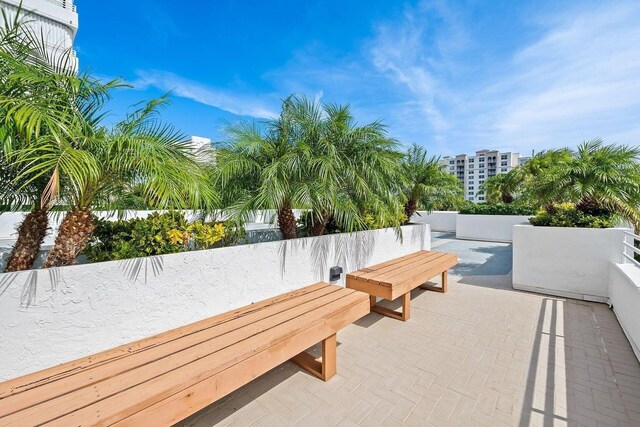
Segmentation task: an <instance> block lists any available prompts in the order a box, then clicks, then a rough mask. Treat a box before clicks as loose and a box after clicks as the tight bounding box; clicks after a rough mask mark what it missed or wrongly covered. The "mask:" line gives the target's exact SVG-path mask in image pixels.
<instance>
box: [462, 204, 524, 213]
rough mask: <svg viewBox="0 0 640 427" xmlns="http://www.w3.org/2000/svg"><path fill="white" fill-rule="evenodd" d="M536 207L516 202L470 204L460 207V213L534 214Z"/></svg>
mask: <svg viewBox="0 0 640 427" xmlns="http://www.w3.org/2000/svg"><path fill="white" fill-rule="evenodd" d="M534 211H535V209H533V208H531V207H530V206H522V205H515V204H495V205H490V204H483V203H479V204H469V205H467V206H465V207H463V208H462V209H460V211H459V214H460V215H532V214H533V212H534Z"/></svg>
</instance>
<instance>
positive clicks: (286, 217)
mask: <svg viewBox="0 0 640 427" xmlns="http://www.w3.org/2000/svg"><path fill="white" fill-rule="evenodd" d="M278 227H280V231H281V232H282V237H283V238H284V239H295V238H296V237H298V223H297V222H296V217H295V215H294V214H293V209H291V205H290V204H289V203H285V204H284V205H282V207H281V208H280V209H278Z"/></svg>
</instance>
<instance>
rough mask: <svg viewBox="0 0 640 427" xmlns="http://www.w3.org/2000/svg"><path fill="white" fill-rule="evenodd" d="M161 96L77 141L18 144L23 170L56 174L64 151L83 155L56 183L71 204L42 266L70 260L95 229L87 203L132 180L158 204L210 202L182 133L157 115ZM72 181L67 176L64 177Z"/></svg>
mask: <svg viewBox="0 0 640 427" xmlns="http://www.w3.org/2000/svg"><path fill="white" fill-rule="evenodd" d="M166 102H167V100H166V98H160V99H158V100H154V101H151V102H149V103H147V104H145V105H144V106H142V107H140V108H138V109H137V110H135V111H134V112H132V113H130V114H128V115H127V117H126V118H125V119H124V120H123V121H122V122H119V123H117V124H116V125H115V126H114V127H113V128H105V127H98V128H96V129H94V131H93V132H92V133H89V132H85V133H84V135H85V137H84V141H83V143H82V144H80V145H79V146H78V147H70V146H66V145H56V144H51V143H50V142H49V141H47V140H44V141H38V142H36V143H34V144H31V145H30V146H28V147H25V148H24V149H22V150H20V151H19V153H18V157H17V158H18V161H19V162H20V163H24V164H27V165H29V167H28V168H27V169H26V171H25V174H29V175H32V174H36V175H37V174H40V173H42V174H49V173H52V171H53V173H54V174H55V170H56V168H57V167H58V165H59V164H61V163H64V162H65V161H66V157H67V155H68V154H67V152H68V151H72V152H78V153H82V155H83V162H82V163H79V164H74V174H75V177H74V179H73V182H72V183H70V184H69V185H64V184H65V183H64V182H63V183H62V185H60V184H56V185H55V186H56V188H61V189H62V190H59V191H61V194H62V197H63V198H64V200H65V202H67V203H69V205H70V206H71V208H70V209H69V211H68V212H67V214H66V215H65V217H64V218H63V220H62V222H61V224H60V229H59V231H58V235H57V237H56V240H55V244H54V247H53V249H52V250H51V251H50V252H49V254H48V256H47V259H46V260H45V263H44V267H45V268H46V267H57V266H63V265H70V264H73V263H74V262H75V260H76V258H77V256H78V254H79V253H80V252H82V250H83V249H84V248H85V247H86V244H87V242H88V240H89V239H90V238H91V236H92V233H93V230H94V220H93V215H92V208H93V207H94V206H96V205H98V206H99V205H103V206H105V207H107V208H108V207H109V195H110V194H111V193H112V192H117V191H118V190H119V189H120V188H122V186H129V185H131V184H132V183H142V184H143V185H144V196H145V198H146V199H147V200H149V201H150V202H152V203H153V204H154V206H158V207H160V208H165V207H170V208H195V209H197V208H208V209H210V208H212V207H213V206H214V204H215V202H216V194H215V192H214V190H213V186H212V185H211V183H209V182H208V181H207V179H206V176H205V173H204V172H203V171H202V169H201V168H200V167H199V165H198V163H197V162H196V158H195V153H194V152H193V151H192V149H191V147H190V145H189V142H188V141H187V140H186V138H185V136H184V135H182V134H181V133H179V132H177V131H176V130H175V129H174V128H173V127H172V126H170V125H167V124H164V123H162V122H161V121H160V119H159V115H158V114H159V113H158V109H159V108H160V107H162V106H164V105H165V104H166ZM68 181H71V180H68Z"/></svg>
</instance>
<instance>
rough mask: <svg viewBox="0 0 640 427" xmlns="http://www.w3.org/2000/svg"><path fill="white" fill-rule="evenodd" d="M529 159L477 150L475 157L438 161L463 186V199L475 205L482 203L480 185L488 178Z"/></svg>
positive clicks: (464, 156)
mask: <svg viewBox="0 0 640 427" xmlns="http://www.w3.org/2000/svg"><path fill="white" fill-rule="evenodd" d="M525 159H526V160H528V159H529V158H527V157H520V154H519V153H512V152H505V153H501V152H499V151H497V150H479V151H476V154H475V156H469V155H466V154H458V155H457V156H454V157H451V156H446V157H443V158H442V159H441V160H440V161H441V162H442V163H443V164H444V165H445V166H446V168H447V169H446V170H447V172H449V173H450V174H452V175H455V176H456V177H457V178H458V179H459V180H460V182H462V184H463V186H464V197H465V199H467V200H470V201H472V202H475V203H484V202H485V195H484V194H479V193H480V185H482V183H484V182H485V180H486V179H487V178H489V177H492V176H494V175H497V174H501V173H507V172H509V171H510V170H511V169H513V168H514V167H516V166H518V165H521V164H522V163H524V162H523V161H522V160H524V161H525V162H526V160H525Z"/></svg>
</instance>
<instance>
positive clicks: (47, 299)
mask: <svg viewBox="0 0 640 427" xmlns="http://www.w3.org/2000/svg"><path fill="white" fill-rule="evenodd" d="M430 247H431V244H430V228H429V226H428V225H427V224H419V225H408V226H404V227H402V238H398V236H397V235H396V230H394V229H382V230H375V231H364V232H358V233H348V234H334V235H329V236H322V237H312V238H305V239H295V240H288V241H278V242H268V243H258V244H252V245H244V246H233V247H228V248H219V249H211V250H205V251H195V252H184V253H179V254H171V255H162V256H154V257H147V258H138V259H130V260H124V261H110V262H103V263H96V264H86V265H76V266H70V267H62V268H56V269H47V270H32V271H27V272H19V273H3V274H0V331H1V334H0V337H2V339H0V354H1V355H2V357H0V381H2V380H3V379H8V378H12V377H16V376H18V375H22V374H26V373H28V372H32V371H36V370H39V369H42V368H45V367H48V366H52V365H56V364H59V363H62V362H66V361H69V360H72V359H75V358H78V357H82V356H84V355H88V354H91V353H95V352H98V351H102V350H105V349H108V348H111V347H114V346H117V345H120V344H123V343H127V342H130V341H132V340H136V339H140V338H143V337H147V336H150V335H153V334H156V333H159V332H162V331H166V330H168V329H171V328H175V327H178V326H181V325H185V324H187V323H190V322H195V321H197V320H200V319H203V318H207V317H210V316H213V315H215V314H219V313H222V312H225V311H228V310H230V309H233V308H236V307H240V306H243V305H246V304H249V303H252V302H256V301H260V300H263V299H265V298H268V297H272V296H275V295H278V294H281V293H283V292H287V291H291V290H293V289H297V288H300V287H303V286H306V285H309V284H312V283H315V282H318V281H322V280H324V281H327V280H328V275H329V268H330V267H332V266H334V265H339V266H342V267H343V269H344V271H345V273H347V272H350V271H353V270H357V269H359V268H362V267H364V266H367V265H371V264H375V263H378V262H382V261H385V260H389V259H392V258H395V257H398V256H402V255H406V254H408V253H411V252H415V251H418V250H422V249H426V250H428V249H430ZM343 281H344V275H343V279H342V280H341V281H340V283H341V284H342V283H343Z"/></svg>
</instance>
